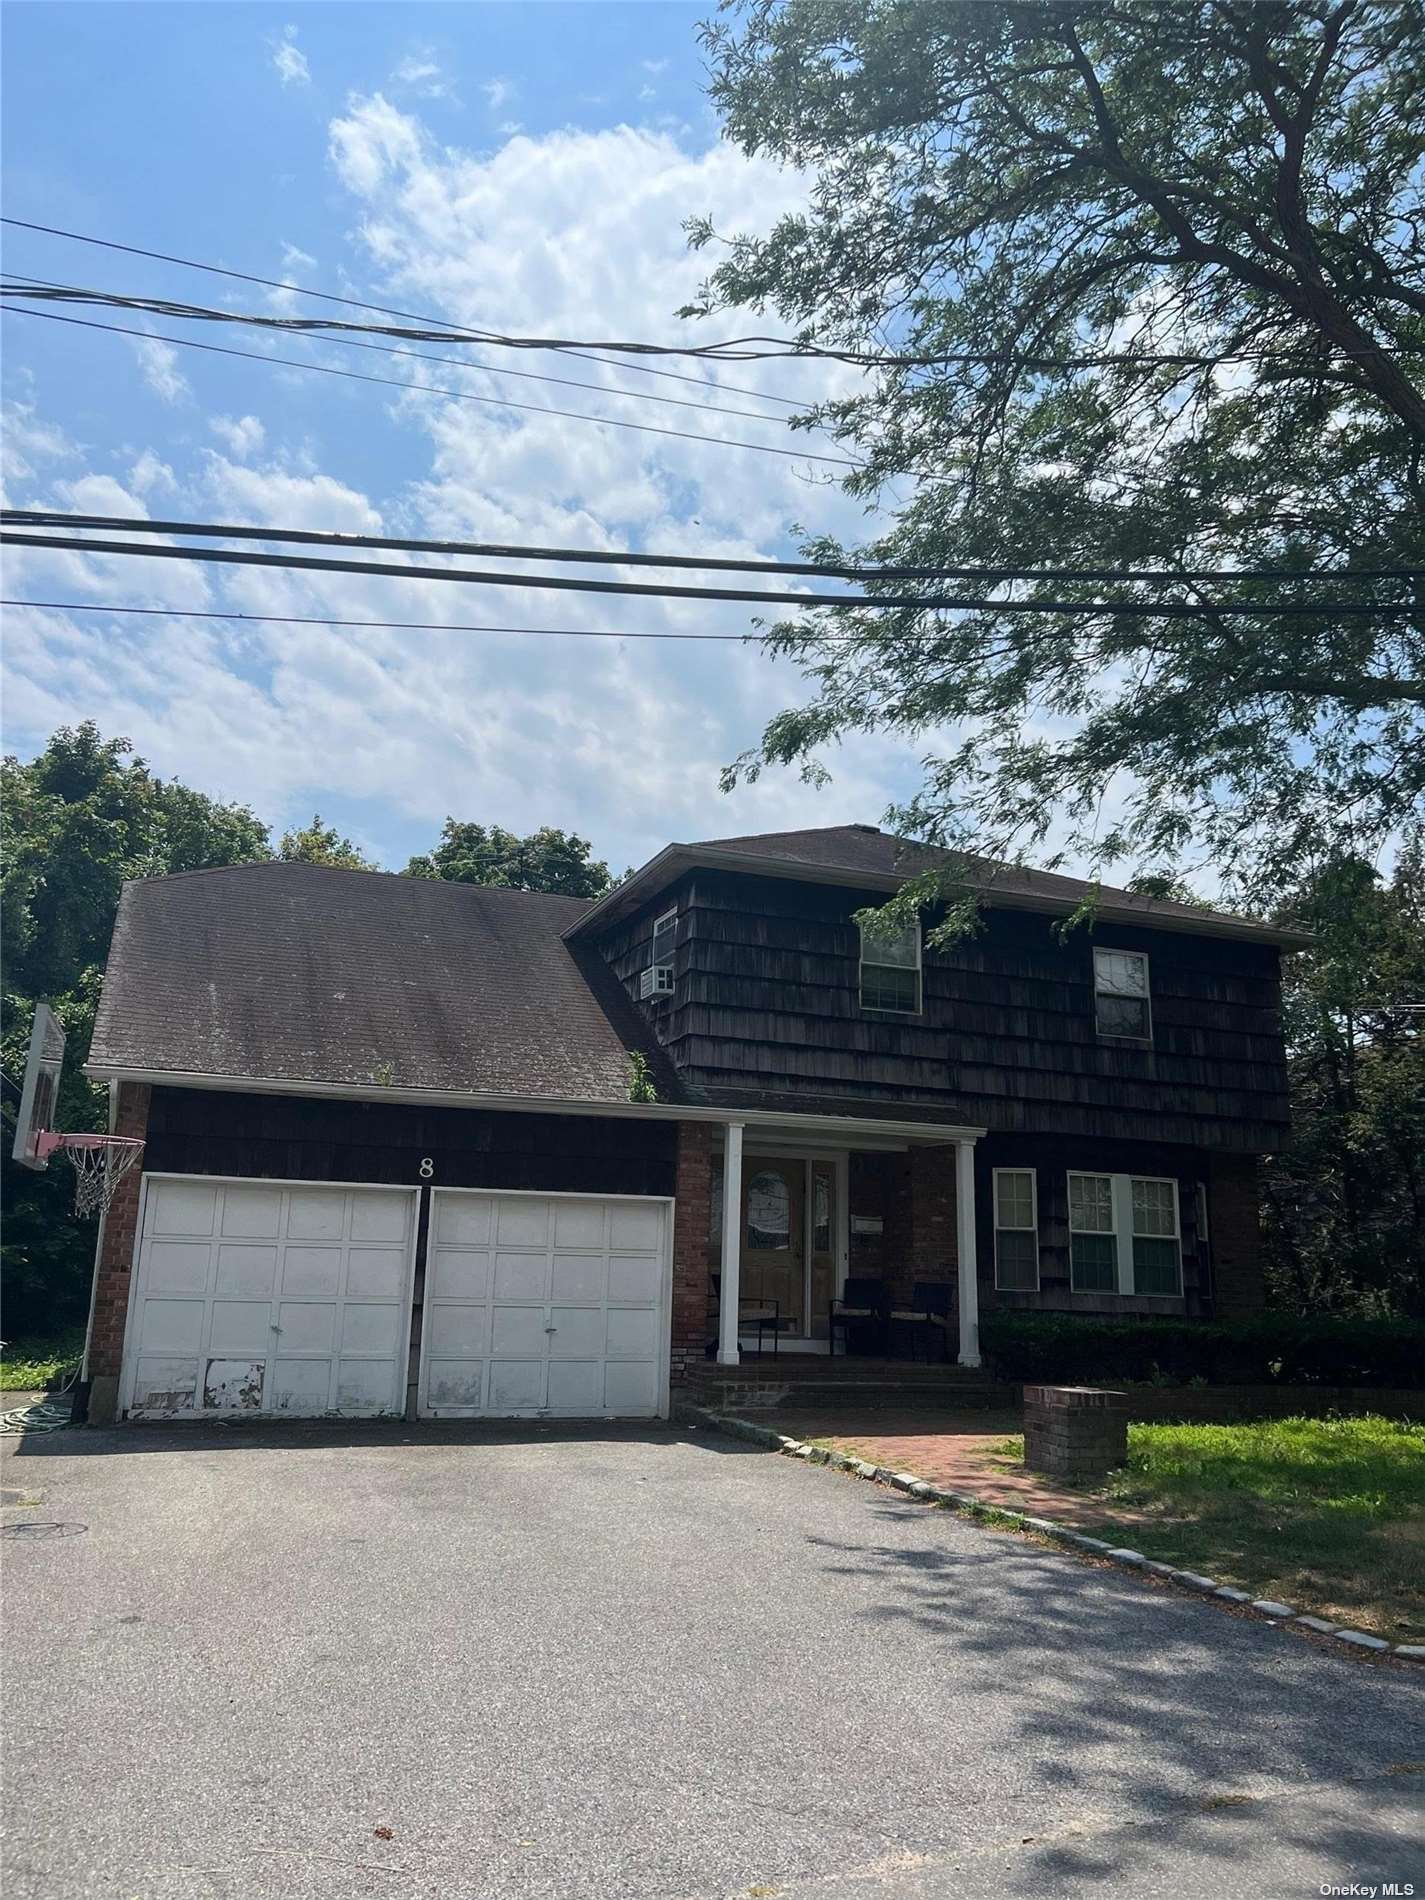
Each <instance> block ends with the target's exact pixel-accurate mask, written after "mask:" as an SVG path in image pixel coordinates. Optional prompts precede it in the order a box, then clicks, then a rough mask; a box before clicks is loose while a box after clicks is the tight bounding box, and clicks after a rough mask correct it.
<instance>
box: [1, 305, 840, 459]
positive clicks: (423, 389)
mask: <svg viewBox="0 0 1425 1900" xmlns="http://www.w3.org/2000/svg"><path fill="white" fill-rule="evenodd" d="M4 309H5V314H6V315H7V316H12V317H38V318H40V319H41V320H42V321H43V322H45V323H69V324H74V325H77V326H78V327H79V328H80V329H82V330H106V331H108V333H109V334H110V335H111V336H136V337H143V338H145V339H147V341H149V342H150V343H172V344H176V345H177V347H178V348H179V349H184V350H202V351H204V352H205V353H206V354H207V355H209V356H237V357H241V358H242V359H243V360H244V361H245V362H249V363H272V364H276V365H277V366H278V367H279V368H282V369H301V370H309V371H310V372H311V373H312V374H313V375H316V376H341V377H344V378H345V379H346V380H347V381H348V382H354V383H379V384H381V385H382V387H383V388H386V389H413V390H415V391H416V393H417V394H418V395H424V396H449V397H451V398H453V399H454V400H455V401H456V402H478V403H484V404H487V405H490V406H492V407H494V408H496V409H522V410H525V411H527V412H528V413H530V414H532V415H536V416H558V417H560V418H561V419H562V420H563V421H565V422H592V423H594V424H595V425H596V426H597V427H598V428H601V429H634V430H636V431H637V432H638V433H639V434H640V435H662V436H674V437H676V438H677V439H678V440H679V441H680V442H711V443H715V444H716V445H717V446H718V447H719V448H724V449H750V450H752V451H753V452H754V453H755V454H757V455H781V456H785V457H786V458H788V459H789V460H790V461H793V462H819V463H823V464H826V465H828V466H835V467H837V468H860V467H861V466H862V464H861V463H860V462H855V461H852V459H851V458H850V456H847V455H813V454H812V453H811V451H810V450H808V449H782V448H777V447H776V446H775V445H774V444H772V443H770V442H742V441H738V440H737V439H736V438H734V437H732V436H726V435H703V434H701V433H700V432H699V431H698V430H696V429H660V428H658V427H657V426H656V425H655V424H654V423H651V422H626V421H625V420H624V419H623V418H622V417H621V416H589V415H585V414H584V412H583V411H582V410H579V409H551V408H549V407H547V406H546V405H545V404H544V403H538V402H514V401H513V400H512V399H511V398H510V397H508V396H480V395H477V394H476V393H475V391H474V390H471V389H442V388H440V387H439V386H438V385H436V384H434V383H408V382H405V381H404V380H402V379H401V378H400V377H396V376H369V375H367V374H366V373H365V371H363V370H357V369H336V368H335V367H333V366H332V365H331V364H329V363H308V362H304V361H303V360H302V358H300V357H296V356H268V355H266V354H265V353H263V352H262V351H260V350H235V349H232V348H231V347H230V346H228V345H225V344H222V343H200V342H199V341H198V339H197V338H196V337H190V336H169V335H167V334H166V333H165V332H164V331H161V330H139V329H134V328H132V327H130V326H129V325H127V324H122V323H95V322H94V321H93V320H92V319H90V318H87V317H62V316H60V314H59V313H58V311H55V310H27V309H25V308H24V307H23V306H22V305H19V304H8V305H5V306H4ZM333 340H334V339H333ZM470 367H471V368H472V369H478V368H479V367H480V366H479V365H478V364H471V365H470ZM766 419H767V420H768V421H769V422H770V421H772V420H773V418H772V417H770V416H769V417H767V418H766Z"/></svg>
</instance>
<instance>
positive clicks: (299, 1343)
mask: <svg viewBox="0 0 1425 1900" xmlns="http://www.w3.org/2000/svg"><path fill="white" fill-rule="evenodd" d="M277 1324H278V1327H279V1329H280V1331H279V1338H280V1340H281V1344H282V1350H283V1352H284V1353H286V1352H321V1353H331V1352H334V1351H335V1350H336V1308H335V1306H332V1305H330V1304H329V1303H328V1302H327V1301H325V1300H283V1302H282V1304H281V1305H280V1306H279V1307H278V1309H277Z"/></svg>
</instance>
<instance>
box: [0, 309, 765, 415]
mask: <svg viewBox="0 0 1425 1900" xmlns="http://www.w3.org/2000/svg"><path fill="white" fill-rule="evenodd" d="M10 277H11V280H12V284H14V285H18V286H21V288H20V289H18V290H14V289H12V284H0V296H15V295H18V296H24V297H40V296H41V295H42V294H43V293H44V292H46V291H53V290H73V289H75V286H74V285H72V284H51V283H48V282H46V281H45V279H43V278H40V277H22V276H20V275H19V273H18V272H15V271H11V272H10ZM26 286H28V287H29V288H26ZM84 294H85V295H86V296H88V295H90V293H87V292H86V293H84ZM10 307H11V308H14V309H18V308H20V307H21V306H19V305H11V306H10ZM35 314H38V312H36V313H35ZM173 314H175V315H177V316H182V315H183V314H184V311H183V309H182V307H181V306H174V307H173ZM320 340H321V341H322V342H325V343H337V344H340V345H341V346H342V348H343V349H348V350H370V351H373V352H375V353H376V354H379V355H381V356H407V357H412V358H414V359H415V360H416V361H417V362H419V363H444V364H445V365H446V366H447V367H448V368H450V369H463V370H468V371H469V372H470V373H471V374H472V375H476V376H512V377H517V378H518V379H519V381H520V382H522V383H552V384H554V385H556V386H557V387H558V388H560V389H587V390H591V391H592V392H593V394H594V395H596V396H619V397H622V398H623V400H624V401H625V402H658V403H666V404H668V405H670V406H671V407H672V408H674V409H706V410H708V411H710V412H711V413H712V414H713V415H719V416H737V417H739V418H740V419H741V420H742V421H744V422H781V421H782V420H783V418H782V417H781V416H768V415H763V414H762V413H760V412H759V411H758V410H756V409H730V408H728V406H727V404H726V403H720V402H693V401H691V400H690V399H689V398H688V397H687V396H663V395H659V394H657V393H655V392H654V391H651V390H647V389H619V388H617V387H616V386H614V385H613V384H610V383H586V382H583V381H581V380H580V379H579V378H577V377H573V376H551V375H550V374H549V372H548V370H536V369H511V368H510V366H509V364H508V363H471V362H469V361H467V360H466V358H464V357H462V356H435V355H432V353H431V352H430V351H429V350H403V349H401V348H399V347H398V346H397V345H396V344H394V343H363V342H362V341H361V339H360V338H359V337H354V336H340V335H335V336H326V335H324V336H322V337H321V339H320ZM586 360H587V361H589V362H598V361H602V359H601V358H597V357H590V358H587V359H586ZM611 367H621V366H618V365H613V366H611ZM682 380H683V381H685V382H697V381H698V380H699V378H697V377H695V376H689V377H685V378H683V379H682ZM706 387H708V388H709V389H715V388H717V387H718V385H717V384H715V383H708V384H707V385H706ZM778 400H780V398H779V399H778Z"/></svg>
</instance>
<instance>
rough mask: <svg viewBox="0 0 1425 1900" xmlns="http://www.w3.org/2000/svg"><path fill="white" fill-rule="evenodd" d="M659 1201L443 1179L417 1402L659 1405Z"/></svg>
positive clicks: (448, 1414) (526, 1406)
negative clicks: (510, 1190)
mask: <svg viewBox="0 0 1425 1900" xmlns="http://www.w3.org/2000/svg"><path fill="white" fill-rule="evenodd" d="M671 1227H672V1220H671V1209H670V1205H669V1203H668V1202H666V1201H659V1200H634V1199H594V1198H587V1199H586V1198H584V1197H582V1196H575V1195H559V1194H553V1195H538V1194H485V1193H476V1192H473V1191H471V1190H468V1189H460V1188H442V1189H437V1190H436V1192H435V1193H434V1194H433V1195H432V1197H431V1231H430V1243H429V1246H428V1249H427V1256H426V1258H427V1265H426V1289H425V1304H424V1309H423V1314H422V1339H421V1373H420V1409H421V1413H422V1416H423V1417H427V1418H475V1417H485V1418H660V1417H665V1416H666V1415H667V1409H668V1338H669V1311H668V1291H669V1278H670V1274H669V1260H670V1257H671V1256H670V1247H669V1237H670V1232H671Z"/></svg>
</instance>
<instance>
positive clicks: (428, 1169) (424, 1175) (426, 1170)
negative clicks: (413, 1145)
mask: <svg viewBox="0 0 1425 1900" xmlns="http://www.w3.org/2000/svg"><path fill="white" fill-rule="evenodd" d="M434 1173H435V1163H434V1162H433V1161H432V1160H431V1158H430V1156H429V1155H425V1156H423V1157H422V1159H421V1179H422V1180H423V1181H429V1180H430V1179H431V1177H432V1176H433V1175H434Z"/></svg>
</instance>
